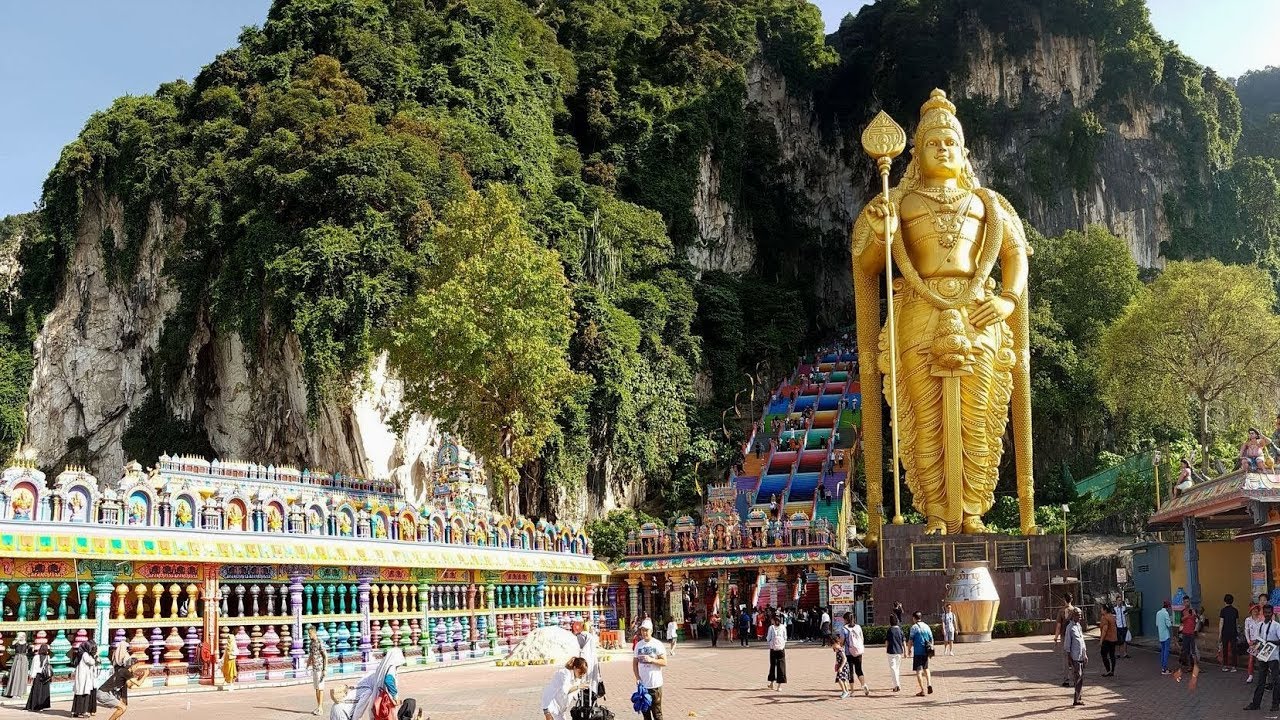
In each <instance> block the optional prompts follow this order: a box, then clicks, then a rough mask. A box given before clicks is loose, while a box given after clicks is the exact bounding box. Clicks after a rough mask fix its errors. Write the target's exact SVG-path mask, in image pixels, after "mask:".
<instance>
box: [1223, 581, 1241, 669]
mask: <svg viewBox="0 0 1280 720" xmlns="http://www.w3.org/2000/svg"><path fill="white" fill-rule="evenodd" d="M1235 601H1236V599H1235V596H1233V595H1231V594H1230V593H1227V595H1226V596H1225V597H1223V598H1222V602H1224V603H1226V606H1224V607H1223V608H1222V609H1221V610H1219V611H1218V642H1219V643H1221V647H1222V672H1227V671H1228V670H1229V671H1231V672H1236V639H1237V638H1238V637H1239V636H1240V635H1239V629H1238V628H1237V624H1238V623H1239V622H1240V611H1239V610H1237V609H1236V607H1235Z"/></svg>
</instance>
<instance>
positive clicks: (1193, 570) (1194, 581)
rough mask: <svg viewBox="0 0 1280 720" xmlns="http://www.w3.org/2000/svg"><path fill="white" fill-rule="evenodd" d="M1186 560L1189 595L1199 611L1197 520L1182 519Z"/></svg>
mask: <svg viewBox="0 0 1280 720" xmlns="http://www.w3.org/2000/svg"><path fill="white" fill-rule="evenodd" d="M1182 534H1183V536H1184V540H1183V548H1184V551H1183V553H1184V560H1185V561H1186V563H1187V587H1186V590H1187V595H1188V597H1189V598H1190V601H1191V604H1192V606H1193V607H1195V608H1196V609H1197V610H1198V609H1199V608H1200V599H1201V598H1200V548H1198V547H1197V546H1196V519H1195V518H1193V517H1184V518H1182Z"/></svg>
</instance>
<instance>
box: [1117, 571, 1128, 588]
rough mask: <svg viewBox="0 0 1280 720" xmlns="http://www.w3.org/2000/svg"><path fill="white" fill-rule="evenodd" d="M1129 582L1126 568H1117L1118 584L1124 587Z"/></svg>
mask: <svg viewBox="0 0 1280 720" xmlns="http://www.w3.org/2000/svg"><path fill="white" fill-rule="evenodd" d="M1127 582H1129V571H1128V570H1126V569H1125V568H1116V584H1117V585H1123V584H1125V583H1127Z"/></svg>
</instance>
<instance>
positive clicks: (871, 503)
mask: <svg viewBox="0 0 1280 720" xmlns="http://www.w3.org/2000/svg"><path fill="white" fill-rule="evenodd" d="M886 120H887V118H886ZM877 121H879V119H877ZM889 122H890V124H891V121H889ZM873 124H874V123H873ZM898 132H901V131H900V130H899V131H898ZM866 142H867V140H866V136H864V144H866ZM868 152H871V149H870V148H868ZM911 156H912V158H911V161H910V162H909V164H908V165H907V168H906V172H905V174H904V175H903V176H902V180H901V181H900V182H899V184H898V185H897V187H895V188H893V189H892V190H891V191H888V198H885V197H884V196H883V195H881V196H878V197H877V198H875V199H874V200H872V201H870V202H869V203H868V204H867V205H866V206H865V207H864V208H863V210H862V212H861V213H860V214H859V215H858V217H857V220H856V221H855V223H854V227H853V238H852V240H853V266H854V268H853V269H854V291H855V302H856V313H857V328H858V352H859V354H860V356H861V357H862V358H863V360H862V363H861V381H862V387H863V388H876V387H881V383H882V381H883V388H884V393H885V395H886V397H887V398H888V399H889V401H890V403H891V404H892V403H893V402H894V401H893V397H894V396H895V395H896V400H897V407H896V408H895V410H896V416H897V425H898V433H899V438H900V440H899V449H900V451H901V457H902V465H903V467H904V469H905V471H906V483H907V487H908V488H910V490H911V493H912V498H913V502H914V505H915V508H916V510H918V511H919V512H920V513H921V514H922V515H924V517H925V524H926V531H927V532H930V533H939V534H942V533H981V532H985V531H986V528H985V526H984V525H983V522H982V515H983V514H984V513H986V512H987V511H988V510H990V509H991V506H992V504H993V503H994V491H995V486H996V480H997V475H998V467H999V464H1000V457H1001V454H1002V451H1003V446H1002V437H1003V435H1004V431H1005V425H1006V423H1007V422H1008V419H1009V415H1010V404H1011V402H1012V406H1013V424H1014V425H1013V430H1014V432H1013V442H1014V450H1015V453H1016V458H1015V459H1016V474H1017V481H1018V500H1019V508H1020V511H1021V526H1022V532H1023V533H1024V534H1031V533H1034V532H1036V528H1035V525H1034V505H1033V501H1032V493H1033V488H1032V479H1031V405H1030V402H1031V401H1030V374H1029V367H1028V361H1029V353H1028V321H1027V258H1028V256H1029V255H1030V254H1031V248H1030V247H1028V245H1027V240H1026V237H1025V234H1024V232H1023V228H1022V223H1021V221H1020V220H1019V219H1018V214H1017V213H1016V212H1015V211H1014V209H1013V207H1012V206H1011V205H1010V204H1009V202H1008V200H1006V199H1005V198H1004V197H1002V196H1001V195H1000V194H999V193H996V192H994V191H992V190H989V189H986V188H983V187H982V186H981V184H980V183H979V182H978V178H977V177H976V176H975V174H974V170H973V166H972V165H971V164H970V162H969V151H968V150H967V149H966V148H965V144H964V130H963V128H962V127H961V125H960V121H959V119H957V117H956V115H955V105H953V104H952V103H951V102H950V101H949V100H948V99H947V97H946V94H945V93H944V92H942V91H941V90H934V91H933V93H932V94H931V95H930V97H929V99H928V101H926V102H925V103H924V105H923V106H922V107H921V109H920V122H919V124H918V125H917V126H916V130H915V135H914V141H913V147H912V150H911ZM890 157H891V156H890ZM879 160H880V162H881V169H882V172H884V173H887V168H888V160H886V159H885V157H880V158H879ZM886 177H887V176H886ZM885 185H886V187H887V180H886V181H885ZM886 232H887V234H888V235H889V236H890V237H891V238H892V240H891V248H889V249H888V250H886V243H885V237H886ZM886 252H889V253H890V254H891V260H892V264H893V266H894V269H895V270H896V271H897V272H896V275H895V277H894V278H893V282H892V292H893V306H892V307H893V310H892V315H891V316H890V317H891V321H892V322H893V324H894V329H895V334H894V337H895V338H896V340H895V341H894V343H893V344H894V345H895V346H896V353H891V352H890V341H889V339H888V337H887V336H888V326H887V325H888V324H887V323H886V325H885V326H884V327H882V326H881V324H880V316H879V313H880V310H879V309H880V296H879V292H880V291H879V278H880V276H883V275H884V274H885V271H886V258H885V253H886ZM997 262H998V263H999V265H1000V273H999V274H1000V282H999V284H998V285H997V283H996V281H995V279H994V278H993V277H992V273H993V270H994V268H995V266H996V263H997ZM891 364H893V367H892V370H893V371H894V373H896V376H897V383H896V386H895V387H894V388H890V387H889V386H890V376H891V372H890V371H891ZM895 390H896V393H895V392H893V391H895ZM862 423H863V443H864V450H865V452H864V456H865V457H866V473H867V477H868V478H879V477H881V476H882V474H881V456H882V454H881V447H882V441H883V439H882V437H881V435H882V433H881V427H882V423H881V406H880V403H878V402H867V403H866V404H865V405H864V407H863V415H862ZM867 495H868V497H867V506H868V508H869V509H870V510H871V514H872V517H871V520H870V523H869V524H870V526H871V527H870V528H869V531H870V535H871V537H872V540H874V541H878V539H879V527H880V518H879V517H878V516H879V512H878V508H879V506H880V505H881V502H882V500H881V484H880V483H879V482H870V483H868V492H867Z"/></svg>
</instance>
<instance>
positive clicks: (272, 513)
mask: <svg viewBox="0 0 1280 720" xmlns="http://www.w3.org/2000/svg"><path fill="white" fill-rule="evenodd" d="M267 529H268V530H270V531H271V532H280V531H282V530H284V518H283V517H281V515H280V510H278V509H277V508H276V506H275V505H272V506H271V507H269V508H267Z"/></svg>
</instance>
